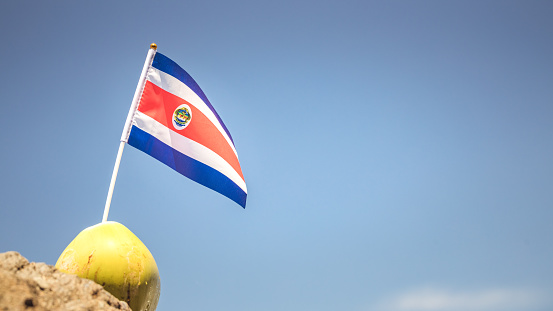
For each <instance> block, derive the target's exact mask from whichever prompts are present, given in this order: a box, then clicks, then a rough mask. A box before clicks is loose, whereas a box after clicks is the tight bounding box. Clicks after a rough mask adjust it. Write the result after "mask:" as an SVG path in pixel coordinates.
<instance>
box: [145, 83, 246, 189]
mask: <svg viewBox="0 0 553 311" xmlns="http://www.w3.org/2000/svg"><path fill="white" fill-rule="evenodd" d="M182 104H187V105H188V106H190V109H192V120H191V121H190V124H189V125H188V126H187V127H186V128H185V129H183V130H176V129H175V128H174V127H173V122H172V118H173V112H174V111H175V109H177V107H178V106H180V105H182ZM138 110H139V111H140V112H142V113H144V114H146V115H148V116H149V117H151V118H153V119H154V120H156V121H158V122H159V123H161V124H163V125H164V126H166V127H167V128H169V129H171V130H173V131H174V132H176V133H178V134H181V135H182V136H185V137H187V138H189V139H191V140H193V141H195V142H197V143H199V144H202V145H204V146H206V147H207V148H209V149H211V150H212V151H213V152H215V153H217V154H218V155H220V156H221V157H222V158H223V159H225V161H227V162H228V163H229V164H230V165H231V166H232V167H233V168H234V169H235V170H236V172H238V174H239V175H240V177H242V179H244V176H243V175H242V169H241V168H240V164H239V162H238V158H237V157H236V154H235V153H234V151H233V150H232V148H231V147H230V145H229V144H228V142H227V140H226V139H225V137H224V136H223V134H221V132H219V130H218V129H217V128H216V127H215V126H214V125H213V123H211V121H210V120H209V119H208V118H207V117H206V116H205V115H204V114H203V113H202V112H201V111H200V110H198V109H197V108H196V107H195V106H193V105H192V104H190V103H189V102H187V101H186V100H184V99H182V98H180V97H178V96H175V95H173V94H171V93H169V92H166V91H165V90H163V89H162V88H160V87H158V86H157V85H155V84H153V83H151V82H150V81H147V82H146V85H145V87H144V92H143V93H142V98H141V99H140V104H139V105H138Z"/></svg>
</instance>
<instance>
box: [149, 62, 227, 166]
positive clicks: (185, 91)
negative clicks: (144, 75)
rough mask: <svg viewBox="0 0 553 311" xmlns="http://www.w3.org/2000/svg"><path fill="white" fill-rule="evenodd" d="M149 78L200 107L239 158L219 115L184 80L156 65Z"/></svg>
mask: <svg viewBox="0 0 553 311" xmlns="http://www.w3.org/2000/svg"><path fill="white" fill-rule="evenodd" d="M148 80H149V81H150V82H152V83H153V84H155V85H157V86H158V87H160V88H162V89H164V90H165V91H167V92H169V93H171V94H173V95H176V96H178V97H180V98H182V99H184V100H186V101H187V102H189V103H190V104H192V105H194V106H195V107H196V108H198V110H200V111H201V112H202V113H203V114H204V115H205V116H206V117H207V118H208V119H209V120H210V121H211V123H213V124H214V125H215V127H216V128H217V129H218V130H219V132H221V134H222V135H223V137H225V139H226V140H227V143H228V144H229V145H230V147H231V148H232V151H234V154H235V155H236V157H237V158H238V154H237V153H236V149H235V148H234V144H233V143H232V140H231V139H230V137H228V135H227V132H226V131H225V130H224V129H223V127H222V126H221V124H220V123H219V120H217V117H216V116H215V114H213V111H211V109H209V107H208V106H207V105H206V104H205V103H204V101H203V100H202V99H201V98H200V97H199V96H198V95H197V94H196V93H194V91H192V90H191V89H190V88H189V87H188V86H187V85H186V84H184V83H182V81H180V80H178V79H177V78H175V77H173V76H172V75H170V74H167V73H165V72H163V71H161V70H159V69H157V68H154V67H150V70H149V71H148Z"/></svg>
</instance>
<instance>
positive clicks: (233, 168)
mask: <svg viewBox="0 0 553 311" xmlns="http://www.w3.org/2000/svg"><path fill="white" fill-rule="evenodd" d="M151 54H153V55H151ZM152 56H153V57H152ZM148 57H149V58H147V60H146V64H145V65H144V69H143V75H142V76H141V81H139V87H138V88H137V93H136V94H135V99H134V100H133V105H132V106H131V111H130V112H129V117H128V118H127V123H126V125H125V130H124V131H123V136H122V137H121V141H124V142H127V143H128V144H129V145H131V146H133V147H135V148H137V149H139V150H142V151H143V152H145V153H147V154H149V155H150V156H152V157H154V158H156V159H157V160H159V161H161V162H163V163H165V164H166V165H167V166H169V167H170V168H172V169H173V170H175V171H177V172H179V173H180V174H182V175H184V176H186V177H188V178H190V179H192V180H193V181H195V182H198V183H200V184H202V185H204V186H206V187H208V188H211V189H213V190H215V191H217V192H219V193H221V194H222V195H224V196H226V197H228V198H229V199H231V200H233V201H235V202H236V203H238V204H239V205H240V206H242V207H244V208H245V207H246V197H247V188H246V182H245V180H244V175H243V174H242V169H241V168H240V163H239V161H238V155H237V153H236V149H235V147H234V142H233V140H232V136H231V135H230V132H229V131H228V129H227V127H226V126H225V124H224V123H223V120H221V118H220V117H219V115H218V114H217V112H216V111H215V109H214V108H213V106H212V105H211V103H210V102H209V100H208V99H207V97H206V96H205V94H204V92H203V91H202V90H201V88H200V87H199V86H198V84H197V83H196V81H194V79H193V78H192V77H191V76H190V75H189V74H188V73H187V72H186V71H185V70H184V69H182V68H181V67H180V66H179V65H178V64H177V63H175V62H174V61H172V60H171V59H169V58H168V57H167V56H165V55H163V54H161V53H157V52H156V50H155V49H153V52H152V49H151V50H150V53H149V54H148ZM141 83H142V84H141ZM137 94H138V95H137ZM135 101H136V103H135Z"/></svg>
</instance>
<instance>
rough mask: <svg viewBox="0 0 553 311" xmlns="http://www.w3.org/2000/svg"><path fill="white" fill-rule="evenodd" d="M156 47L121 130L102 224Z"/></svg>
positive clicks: (151, 47) (144, 68)
mask: <svg viewBox="0 0 553 311" xmlns="http://www.w3.org/2000/svg"><path fill="white" fill-rule="evenodd" d="M156 50H157V45H156V44H155V43H152V44H150V49H149V50H148V55H147V56H146V61H145V62H144V67H142V73H141V74H140V79H139V80H138V85H137V86H136V91H135V92H134V96H133V99H132V103H131V108H130V109H129V114H128V115H127V120H126V121H125V126H124V128H123V133H122V134H121V142H120V143H119V150H118V151H117V158H116V160H115V166H114V167H113V173H112V174H111V182H110V183H109V190H108V197H107V199H106V205H105V207H104V216H103V217H102V222H106V221H107V220H108V214H109V207H110V205H111V198H112V197H113V189H114V188H115V180H116V179H117V173H118V172H119V165H120V164H121V157H122V156H123V149H124V148H125V143H126V142H127V140H128V139H129V134H130V129H131V126H132V119H133V116H134V113H135V111H136V109H137V108H138V102H139V101H140V97H141V96H142V92H143V91H144V85H145V84H146V75H147V74H148V68H150V66H151V65H152V61H153V60H154V56H155V54H156Z"/></svg>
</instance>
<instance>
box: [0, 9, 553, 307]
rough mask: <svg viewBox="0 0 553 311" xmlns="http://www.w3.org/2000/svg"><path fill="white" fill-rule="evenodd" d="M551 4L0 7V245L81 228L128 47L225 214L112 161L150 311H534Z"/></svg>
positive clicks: (109, 138)
mask: <svg viewBox="0 0 553 311" xmlns="http://www.w3.org/2000/svg"><path fill="white" fill-rule="evenodd" d="M551 16H553V4H552V3H551V2H549V1H378V2H377V1H307V0H306V1H301V0H300V1H278V2H277V1H234V2H224V1H196V2H189V1H159V2H152V1H149V2H140V1H133V2H130V1H129V2H125V1H113V2H112V1H109V2H108V1H98V2H87V3H75V2H73V1H52V2H42V1H40V2H39V1H37V2H34V1H2V2H1V3H0V33H1V37H2V42H3V47H2V48H1V50H0V56H1V57H0V66H1V68H3V72H4V74H3V75H2V76H1V77H0V94H2V103H1V105H0V131H1V133H2V134H1V135H0V144H1V146H2V153H1V154H0V159H1V161H0V172H1V174H0V178H1V183H2V187H0V196H1V197H2V200H1V202H2V203H1V204H2V205H1V208H0V252H4V251H8V250H15V251H18V252H20V253H21V254H23V255H24V256H25V257H27V258H28V259H30V260H31V261H40V262H46V263H48V264H54V263H55V262H56V260H57V258H58V256H59V255H60V254H61V252H62V251H63V249H64V248H65V247H66V246H67V244H69V242H70V241H71V240H72V239H73V238H74V237H75V236H76V235H77V234H78V233H79V232H80V231H81V230H83V229H84V228H86V227H88V226H91V225H94V224H96V223H98V222H100V221H101V218H102V213H103V207H104V203H105V198H106V195H107V190H108V186H109V181H110V177H111V172H112V169H113V165H114V162H115V156H116V153H117V148H118V144H119V138H120V135H121V131H122V128H123V124H124V122H125V118H126V115H127V112H128V109H129V106H130V102H131V100H132V96H133V93H134V89H135V88H136V83H137V81H138V78H139V74H140V71H141V69H142V65H143V63H144V59H145V57H146V53H147V50H148V47H149V44H150V43H152V42H155V43H157V44H158V47H159V48H158V51H159V52H161V53H163V54H164V55H167V56H168V57H170V58H171V59H173V60H174V61H176V62H177V63H179V64H180V65H181V66H182V67H183V68H185V69H186V70H187V71H188V72H189V73H190V74H191V75H192V76H193V77H194V78H195V79H196V81H197V82H198V84H199V85H200V86H201V87H202V88H203V90H204V92H205V93H206V95H207V97H208V98H209V99H210V101H211V103H212V104H213V105H214V107H215V108H216V109H217V111H218V112H219V114H220V115H221V117H222V119H223V120H224V121H225V124H226V125H227V127H228V128H229V130H230V132H231V133H232V136H233V138H234V141H235V144H236V149H237V151H238V155H239V157H240V161H241V165H242V170H243V172H244V176H245V178H246V182H247V184H248V193H249V196H248V203H247V208H246V209H245V210H243V209H242V208H240V207H239V206H238V205H237V204H235V203H234V202H232V201H231V200H228V199H227V198H225V197H223V196H221V195H219V194H217V193H215V192H213V191H211V190H209V189H206V188H204V187H202V186H201V185H198V184H195V183H193V182H192V181H190V180H188V179H186V178H184V177H182V176H181V175H179V174H177V173H175V172H174V171H172V170H171V169H169V168H167V167H166V166H164V165H163V164H161V163H159V162H157V161H156V160H154V159H152V158H150V157H148V156H147V155H146V154H143V153H142V152H140V151H138V150H135V149H133V148H132V147H129V146H127V148H125V152H124V154H123V160H122V164H121V168H120V171H119V177H118V180H117V184H116V187H115V193H114V197H113V201H112V206H111V211H110V217H109V219H110V220H114V221H118V222H121V223H122V224H124V225H125V226H127V227H128V228H129V229H130V230H131V231H133V232H134V233H135V234H136V235H137V236H138V237H139V238H140V239H141V240H142V241H143V242H144V243H145V244H146V245H147V247H148V248H149V249H150V251H151V252H152V254H153V255H154V257H155V259H156V262H157V265H158V267H159V270H160V274H161V283H162V289H161V298H160V303H159V305H158V310H195V311H196V310H197V311H204V310H205V311H207V310H240V311H247V310H252V311H253V310H256V311H257V310H266V311H281V310H282V311H284V310H286V311H296V310H320V311H327V310H352V311H372V310H374V311H405V310H409V311H430V310H440V311H458V310H463V311H467V310H469V311H470V310H475V311H499V310H501V311H504V310H525V311H543V310H551V309H552V308H553V300H552V299H551V298H550V297H552V295H551V293H552V292H553V281H552V280H553V265H552V264H551V263H552V262H553V226H552V225H551V224H552V223H553V191H552V189H553V178H552V175H553V162H552V158H553V122H552V117H553V87H552V86H553V58H552V57H551V55H553V36H551V33H552V31H553V19H552V18H551Z"/></svg>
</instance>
